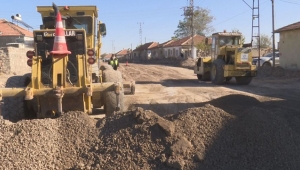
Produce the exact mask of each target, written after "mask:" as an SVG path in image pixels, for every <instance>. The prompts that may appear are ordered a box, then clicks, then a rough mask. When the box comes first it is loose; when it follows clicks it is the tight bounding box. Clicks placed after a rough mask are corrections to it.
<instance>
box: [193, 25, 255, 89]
mask: <svg viewBox="0 0 300 170" xmlns="http://www.w3.org/2000/svg"><path fill="white" fill-rule="evenodd" d="M211 40H212V41H211V56H208V57H199V58H198V59H197V60H196V62H195V66H194V73H195V74H197V78H198V79H199V80H201V81H205V80H211V81H212V83H213V84H216V85H221V84H223V83H224V82H226V81H230V80H231V79H232V77H235V80H236V82H237V83H238V84H240V85H248V84H249V83H250V82H251V80H252V77H254V76H256V74H257V71H256V66H255V65H252V49H251V44H242V34H240V33H237V32H226V31H224V32H218V33H214V34H212V39H211ZM205 43H206V44H208V39H206V40H205Z"/></svg>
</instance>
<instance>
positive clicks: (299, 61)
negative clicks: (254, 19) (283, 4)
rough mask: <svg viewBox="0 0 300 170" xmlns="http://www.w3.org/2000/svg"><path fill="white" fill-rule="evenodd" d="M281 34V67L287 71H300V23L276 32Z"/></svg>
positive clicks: (279, 45)
mask: <svg viewBox="0 0 300 170" xmlns="http://www.w3.org/2000/svg"><path fill="white" fill-rule="evenodd" d="M274 32H275V33H279V34H280V36H279V42H278V50H279V52H280V57H279V62H280V66H281V67H283V68H286V69H297V70H299V69H300V55H299V54H300V48H299V42H300V22H296V23H293V24H290V25H287V26H284V27H282V28H279V29H277V30H275V31H274Z"/></svg>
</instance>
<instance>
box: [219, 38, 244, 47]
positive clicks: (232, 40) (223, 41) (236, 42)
mask: <svg viewBox="0 0 300 170" xmlns="http://www.w3.org/2000/svg"><path fill="white" fill-rule="evenodd" d="M240 39H241V37H237V36H234V37H229V36H223V37H222V36H220V37H219V40H220V41H219V44H220V47H222V46H225V45H240Z"/></svg>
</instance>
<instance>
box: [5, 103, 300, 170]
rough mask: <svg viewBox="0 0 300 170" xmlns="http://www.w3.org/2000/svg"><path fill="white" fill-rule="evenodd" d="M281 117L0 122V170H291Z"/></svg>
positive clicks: (291, 137) (293, 133)
mask: <svg viewBox="0 0 300 170" xmlns="http://www.w3.org/2000/svg"><path fill="white" fill-rule="evenodd" d="M286 116H287V115H284V113H283V112H281V111H278V113H277V112H269V111H268V110H265V109H262V108H256V107H251V109H249V110H246V111H245V112H243V113H242V114H237V115H233V114H229V113H227V112H225V111H224V110H222V109H219V108H217V107H214V106H212V105H209V104H207V105H205V106H203V107H198V108H190V109H187V110H185V111H182V112H179V113H178V114H175V115H169V116H166V117H160V116H158V115H157V114H156V113H154V112H152V111H148V110H143V109H141V108H137V109H135V110H132V111H128V112H126V113H122V114H117V115H115V116H114V117H107V118H103V119H100V120H97V121H96V120H94V119H91V118H90V117H88V116H87V115H86V114H84V113H82V112H69V113H66V114H63V115H62V116H61V117H59V118H57V119H43V120H22V121H19V122H17V123H11V122H8V121H6V120H3V119H0V128H1V132H0V162H1V164H0V169H22V168H23V169H297V168H298V167H300V157H299V153H300V133H299V132H300V131H299V129H297V128H296V127H299V126H292V125H293V124H295V123H297V122H291V121H292V120H290V119H286ZM298 124H299V122H298Z"/></svg>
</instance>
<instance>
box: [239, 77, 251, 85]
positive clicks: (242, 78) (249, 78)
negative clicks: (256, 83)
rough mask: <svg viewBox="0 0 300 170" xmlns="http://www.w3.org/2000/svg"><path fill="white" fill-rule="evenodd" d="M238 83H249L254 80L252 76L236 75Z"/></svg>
mask: <svg viewBox="0 0 300 170" xmlns="http://www.w3.org/2000/svg"><path fill="white" fill-rule="evenodd" d="M235 80H236V82H237V84H239V85H248V84H250V83H251V81H252V77H235Z"/></svg>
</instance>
